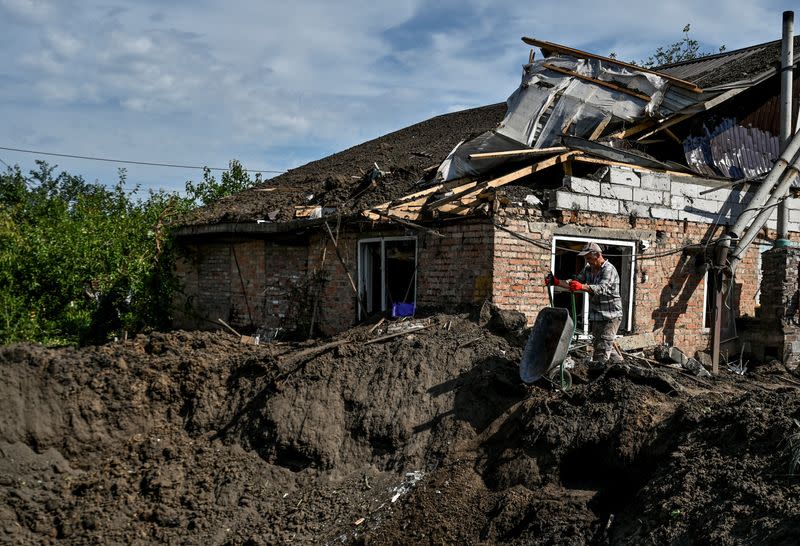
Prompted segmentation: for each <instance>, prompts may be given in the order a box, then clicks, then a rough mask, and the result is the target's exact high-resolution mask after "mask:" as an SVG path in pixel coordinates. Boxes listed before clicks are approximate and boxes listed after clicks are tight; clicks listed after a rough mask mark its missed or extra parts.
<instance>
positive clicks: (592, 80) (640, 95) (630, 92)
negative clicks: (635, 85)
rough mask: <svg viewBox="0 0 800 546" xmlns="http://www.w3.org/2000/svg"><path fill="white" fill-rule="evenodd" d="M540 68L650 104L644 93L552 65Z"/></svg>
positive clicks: (545, 64) (648, 97) (544, 65)
mask: <svg viewBox="0 0 800 546" xmlns="http://www.w3.org/2000/svg"><path fill="white" fill-rule="evenodd" d="M542 66H543V67H545V68H546V69H548V70H552V71H554V72H558V73H560V74H565V75H567V76H571V77H573V78H578V79H579V80H584V81H587V82H590V83H593V84H595V85H599V86H600V87H605V88H607V89H612V90H614V91H619V92H620V93H625V94H626V95H630V96H631V97H636V98H637V99H641V100H643V101H645V102H650V98H651V97H650V96H649V95H645V94H644V93H639V92H638V91H634V90H633V89H628V88H627V87H623V86H621V85H618V84H616V83H613V82H607V81H604V80H598V79H597V78H592V77H591V76H584V75H583V74H578V73H577V72H574V71H572V70H567V69H566V68H561V67H560V66H556V65H553V64H548V63H544V64H543V65H542Z"/></svg>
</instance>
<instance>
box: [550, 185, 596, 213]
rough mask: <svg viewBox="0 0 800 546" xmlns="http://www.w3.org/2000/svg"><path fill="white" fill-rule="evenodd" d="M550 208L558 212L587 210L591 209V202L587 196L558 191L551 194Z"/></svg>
mask: <svg viewBox="0 0 800 546" xmlns="http://www.w3.org/2000/svg"><path fill="white" fill-rule="evenodd" d="M548 206H549V208H551V209H557V210H561V209H566V210H586V209H587V208H588V207H589V200H588V196H586V195H579V194H576V193H572V192H568V191H561V190H556V191H551V192H550V194H549V196H548Z"/></svg>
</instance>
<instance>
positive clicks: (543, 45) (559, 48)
mask: <svg viewBox="0 0 800 546" xmlns="http://www.w3.org/2000/svg"><path fill="white" fill-rule="evenodd" d="M522 41H523V42H525V43H526V44H528V45H532V46H535V47H538V48H540V49H543V50H547V51H556V52H558V53H567V54H569V55H572V56H574V57H579V58H583V59H596V60H598V61H603V62H607V63H611V64H615V65H617V66H622V67H625V68H629V69H631V70H637V71H639V72H647V73H648V74H655V75H656V76H659V77H661V78H664V79H665V80H667V81H668V82H670V83H672V84H674V85H676V86H678V87H683V88H684V89H688V90H689V91H693V92H695V93H702V92H703V89H702V88H700V87H698V86H697V85H696V84H694V83H692V82H689V81H686V80H682V79H680V78H676V77H675V76H670V75H669V74H664V73H663V72H659V71H658V70H651V69H649V68H644V67H642V66H636V65H635V64H630V63H626V62H623V61H619V60H617V59H611V58H609V57H603V56H602V55H595V54H594V53H589V52H588V51H581V50H580V49H574V48H571V47H567V46H563V45H560V44H554V43H552V42H545V41H543V40H536V39H535V38H528V37H527V36H526V37H523V38H522Z"/></svg>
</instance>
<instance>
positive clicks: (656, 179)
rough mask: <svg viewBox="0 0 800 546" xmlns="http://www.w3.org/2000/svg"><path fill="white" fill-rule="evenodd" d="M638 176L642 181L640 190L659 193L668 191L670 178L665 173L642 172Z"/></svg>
mask: <svg viewBox="0 0 800 546" xmlns="http://www.w3.org/2000/svg"><path fill="white" fill-rule="evenodd" d="M639 176H640V178H641V181H642V186H641V187H642V188H645V189H648V190H659V191H669V190H670V177H669V175H668V174H666V173H652V172H643V173H641V174H640V175H639Z"/></svg>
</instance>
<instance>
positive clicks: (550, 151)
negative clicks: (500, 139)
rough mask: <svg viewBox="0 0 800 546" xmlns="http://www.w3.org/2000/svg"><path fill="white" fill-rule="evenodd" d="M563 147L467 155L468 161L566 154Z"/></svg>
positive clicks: (565, 149)
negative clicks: (513, 156) (512, 156)
mask: <svg viewBox="0 0 800 546" xmlns="http://www.w3.org/2000/svg"><path fill="white" fill-rule="evenodd" d="M566 151H567V148H566V147H564V146H553V147H552V148H522V149H520V150H507V151H505V152H482V153H479V154H469V158H470V159H491V158H494V157H507V156H510V155H546V154H557V153H561V152H566Z"/></svg>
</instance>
